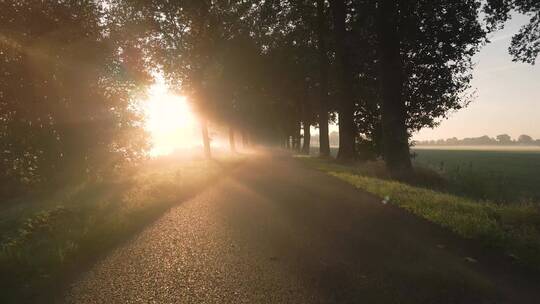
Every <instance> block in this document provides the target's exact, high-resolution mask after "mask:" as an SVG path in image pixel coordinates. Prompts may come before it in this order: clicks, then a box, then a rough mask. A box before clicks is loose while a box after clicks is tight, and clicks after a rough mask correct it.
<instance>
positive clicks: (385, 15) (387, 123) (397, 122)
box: [378, 0, 412, 174]
mask: <svg viewBox="0 0 540 304" xmlns="http://www.w3.org/2000/svg"><path fill="white" fill-rule="evenodd" d="M378 30H379V31H378V34H379V56H380V61H381V80H380V81H381V93H382V105H381V107H382V109H381V114H382V115H381V117H382V118H381V120H382V132H383V133H382V134H383V151H384V159H385V161H386V164H387V166H388V168H389V169H390V170H391V171H392V172H393V173H394V174H406V173H408V172H409V171H410V170H411V168H412V165H411V159H410V154H409V137H408V134H407V128H406V125H405V120H406V116H407V113H406V108H405V103H404V101H403V96H402V95H403V93H402V92H403V65H402V62H401V60H402V58H401V54H400V51H401V49H400V37H399V33H398V6H397V3H396V2H395V1H393V0H381V1H380V3H379V16H378Z"/></svg>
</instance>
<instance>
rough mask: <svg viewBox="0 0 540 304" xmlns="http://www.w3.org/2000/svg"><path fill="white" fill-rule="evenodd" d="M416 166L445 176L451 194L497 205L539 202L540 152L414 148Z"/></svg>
mask: <svg viewBox="0 0 540 304" xmlns="http://www.w3.org/2000/svg"><path fill="white" fill-rule="evenodd" d="M413 152H414V154H415V158H414V163H415V165H417V166H424V167H428V168H431V169H433V170H436V171H437V172H439V173H440V174H441V175H442V176H444V177H445V178H446V179H447V181H448V185H447V188H448V190H449V191H450V192H452V193H456V194H459V195H464V196H468V197H472V198H475V199H483V200H490V201H494V202H502V203H509V202H535V203H536V202H540V152H539V151H511V150H506V151H482V150H457V149H448V150H443V149H414V150H413Z"/></svg>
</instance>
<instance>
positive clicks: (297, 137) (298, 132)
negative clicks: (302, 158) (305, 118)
mask: <svg viewBox="0 0 540 304" xmlns="http://www.w3.org/2000/svg"><path fill="white" fill-rule="evenodd" d="M294 141H295V145H294V148H295V150H296V151H298V152H301V151H302V144H301V141H302V123H301V122H300V121H298V122H297V123H296V126H295V128H294Z"/></svg>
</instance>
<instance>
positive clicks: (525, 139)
mask: <svg viewBox="0 0 540 304" xmlns="http://www.w3.org/2000/svg"><path fill="white" fill-rule="evenodd" d="M517 141H518V143H520V144H522V145H530V144H532V143H533V142H534V139H533V138H532V137H530V136H529V135H526V134H522V135H520V136H519V137H518V140H517Z"/></svg>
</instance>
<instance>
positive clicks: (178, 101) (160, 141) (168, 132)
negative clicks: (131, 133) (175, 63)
mask: <svg viewBox="0 0 540 304" xmlns="http://www.w3.org/2000/svg"><path fill="white" fill-rule="evenodd" d="M143 109H144V114H145V118H146V121H145V129H146V130H147V132H149V133H150V136H151V142H152V149H151V150H150V155H152V156H159V155H166V154H171V153H173V152H175V151H176V150H181V149H188V148H193V147H195V146H196V145H197V144H198V138H197V135H198V125H199V122H198V119H197V117H196V115H195V114H194V112H193V111H192V109H191V107H190V104H189V102H188V100H187V99H186V97H184V96H179V95H176V94H173V93H172V92H170V91H169V90H168V88H167V86H166V85H165V84H162V83H156V84H154V85H153V86H152V87H151V88H150V90H149V94H148V99H147V100H145V101H144V102H143Z"/></svg>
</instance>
